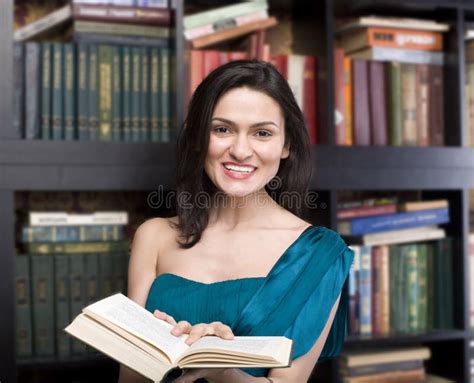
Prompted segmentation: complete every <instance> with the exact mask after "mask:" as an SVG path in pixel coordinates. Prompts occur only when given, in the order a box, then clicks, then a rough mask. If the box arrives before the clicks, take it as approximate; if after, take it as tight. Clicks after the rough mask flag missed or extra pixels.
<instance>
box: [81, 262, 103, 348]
mask: <svg viewBox="0 0 474 383" xmlns="http://www.w3.org/2000/svg"><path fill="white" fill-rule="evenodd" d="M99 299H100V296H99V255H98V254H87V256H85V257H84V306H88V305H90V304H92V303H95V302H97V301H98V300H99ZM86 352H87V353H95V352H96V350H95V349H94V348H92V347H89V346H86Z"/></svg>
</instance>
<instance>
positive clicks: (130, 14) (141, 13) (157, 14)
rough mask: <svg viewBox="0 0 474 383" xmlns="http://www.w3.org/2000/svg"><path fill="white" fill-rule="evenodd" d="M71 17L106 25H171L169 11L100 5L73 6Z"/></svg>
mask: <svg viewBox="0 0 474 383" xmlns="http://www.w3.org/2000/svg"><path fill="white" fill-rule="evenodd" d="M72 16H73V18H74V19H75V20H87V21H103V22H106V23H126V24H145V25H155V26H157V25H161V26H167V25H170V24H171V13H170V10H169V9H154V8H141V7H123V6H115V5H102V4H73V6H72Z"/></svg>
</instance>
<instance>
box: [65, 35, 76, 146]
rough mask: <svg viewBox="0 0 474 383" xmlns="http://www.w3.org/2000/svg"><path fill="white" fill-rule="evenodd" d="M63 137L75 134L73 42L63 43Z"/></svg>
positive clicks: (74, 135) (74, 137)
mask: <svg viewBox="0 0 474 383" xmlns="http://www.w3.org/2000/svg"><path fill="white" fill-rule="evenodd" d="M63 49H64V75H65V76H64V139H66V140H75V139H76V137H77V134H76V92H77V91H76V81H75V80H76V52H75V45H74V44H64V47H63Z"/></svg>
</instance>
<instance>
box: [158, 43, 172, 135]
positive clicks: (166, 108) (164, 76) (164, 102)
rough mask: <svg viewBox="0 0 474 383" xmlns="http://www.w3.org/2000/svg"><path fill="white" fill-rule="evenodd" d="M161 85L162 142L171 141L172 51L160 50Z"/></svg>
mask: <svg viewBox="0 0 474 383" xmlns="http://www.w3.org/2000/svg"><path fill="white" fill-rule="evenodd" d="M160 74H161V77H160V85H161V92H160V93H161V95H160V99H161V116H162V117H161V129H160V131H161V141H162V142H170V141H171V126H170V125H171V121H170V50H169V49H167V48H161V49H160Z"/></svg>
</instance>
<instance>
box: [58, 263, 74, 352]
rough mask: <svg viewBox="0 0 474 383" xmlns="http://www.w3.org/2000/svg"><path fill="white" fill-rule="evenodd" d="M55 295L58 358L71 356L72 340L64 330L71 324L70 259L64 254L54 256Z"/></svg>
mask: <svg viewBox="0 0 474 383" xmlns="http://www.w3.org/2000/svg"><path fill="white" fill-rule="evenodd" d="M54 282H55V288H54V295H55V300H54V301H55V305H56V310H55V312H56V321H55V327H56V353H57V355H58V356H69V355H71V339H70V337H69V336H68V335H67V334H66V333H65V332H64V328H65V327H66V326H67V325H68V324H69V323H70V322H71V320H72V318H71V313H70V305H69V294H70V291H69V283H70V281H69V258H68V256H66V255H64V254H56V255H54Z"/></svg>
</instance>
